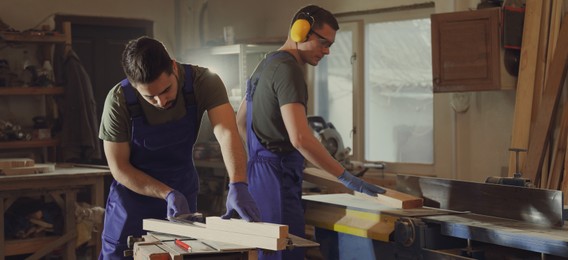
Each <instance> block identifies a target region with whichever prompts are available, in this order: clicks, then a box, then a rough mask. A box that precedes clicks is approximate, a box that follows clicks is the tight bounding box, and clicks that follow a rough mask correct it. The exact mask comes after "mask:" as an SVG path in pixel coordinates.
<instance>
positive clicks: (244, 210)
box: [221, 182, 260, 222]
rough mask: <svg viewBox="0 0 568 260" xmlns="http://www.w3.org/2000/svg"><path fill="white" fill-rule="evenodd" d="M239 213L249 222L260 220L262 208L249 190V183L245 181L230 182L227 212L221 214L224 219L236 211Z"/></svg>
mask: <svg viewBox="0 0 568 260" xmlns="http://www.w3.org/2000/svg"><path fill="white" fill-rule="evenodd" d="M235 211H236V212H237V213H239V215H240V216H241V218H242V219H244V220H246V221H248V222H259V221H260V210H258V207H257V206H256V202H254V199H253V198H252V196H251V195H250V192H249V191H248V184H246V183H244V182H232V183H229V194H228V195H227V213H225V215H223V216H221V218H222V219H229V218H231V216H232V215H233V214H234V213H235Z"/></svg>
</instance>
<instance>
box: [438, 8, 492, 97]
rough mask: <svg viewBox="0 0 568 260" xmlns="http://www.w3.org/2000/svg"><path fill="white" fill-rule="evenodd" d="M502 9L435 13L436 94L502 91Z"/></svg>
mask: <svg viewBox="0 0 568 260" xmlns="http://www.w3.org/2000/svg"><path fill="white" fill-rule="evenodd" d="M499 17H500V8H489V9H481V10H475V11H464V12H453V13H441V14H433V15H432V16H431V22H432V23H431V26H432V72H433V81H434V82H433V86H434V92H459V91H480V90H497V89H500V88H501V87H500V85H501V82H500V69H501V68H500V51H501V47H500V44H499V43H500V41H499V38H500V37H499V19H500V18H499Z"/></svg>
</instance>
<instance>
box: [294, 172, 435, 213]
mask: <svg viewBox="0 0 568 260" xmlns="http://www.w3.org/2000/svg"><path fill="white" fill-rule="evenodd" d="M304 180H305V181H308V182H312V183H315V184H318V185H323V186H326V187H328V188H329V187H331V188H332V189H333V190H337V191H340V190H343V191H344V193H350V194H353V193H354V192H353V191H352V190H350V189H348V188H346V187H345V186H344V185H343V184H342V183H341V182H340V181H339V180H337V178H335V177H334V176H332V175H330V174H327V173H326V172H325V171H323V170H319V169H316V168H306V169H304ZM382 188H383V189H385V190H386V191H387V192H386V193H384V194H378V195H377V197H375V198H374V197H371V196H368V195H366V194H361V193H359V194H358V195H357V196H361V197H368V198H369V199H372V200H374V201H376V202H378V203H379V204H382V205H386V206H389V207H394V208H402V209H411V208H420V207H422V205H423V202H424V200H423V199H422V198H420V197H415V196H412V195H409V194H405V193H402V192H399V191H396V190H393V189H388V188H384V187H382ZM355 193H358V192H355Z"/></svg>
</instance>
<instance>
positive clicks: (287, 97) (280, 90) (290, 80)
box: [251, 51, 308, 152]
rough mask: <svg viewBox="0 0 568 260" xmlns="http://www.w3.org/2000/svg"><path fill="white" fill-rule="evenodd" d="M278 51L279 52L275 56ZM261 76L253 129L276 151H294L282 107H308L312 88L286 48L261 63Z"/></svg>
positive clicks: (255, 97)
mask: <svg viewBox="0 0 568 260" xmlns="http://www.w3.org/2000/svg"><path fill="white" fill-rule="evenodd" d="M274 55H275V56H274ZM257 77H258V78H259V79H258V84H257V87H256V90H255V93H254V95H253V120H252V122H253V129H254V131H255V133H256V135H257V137H258V138H259V140H260V142H261V143H262V144H263V145H264V147H266V148H268V149H269V150H272V151H278V150H281V151H284V152H286V151H292V150H293V149H294V147H293V146H292V144H291V143H290V137H289V136H288V132H287V131H286V127H285V125H284V121H283V119H282V113H281V112H280V107H282V106H283V105H286V104H290V103H300V104H302V105H304V107H307V105H306V104H307V102H308V88H307V85H306V81H305V80H304V73H303V71H302V67H301V66H300V64H299V63H298V62H297V61H296V59H295V58H294V56H292V54H290V53H288V52H286V51H277V52H272V53H269V54H268V55H267V57H266V58H265V59H264V60H263V61H262V62H261V63H260V64H259V65H258V66H257V68H256V69H255V71H254V73H253V75H252V77H251V78H252V79H255V78H257Z"/></svg>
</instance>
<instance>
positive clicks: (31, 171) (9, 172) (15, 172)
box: [0, 164, 55, 175]
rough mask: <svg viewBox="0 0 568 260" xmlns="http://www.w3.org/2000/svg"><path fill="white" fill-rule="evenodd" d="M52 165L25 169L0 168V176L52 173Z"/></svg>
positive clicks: (40, 165) (38, 165)
mask: <svg viewBox="0 0 568 260" xmlns="http://www.w3.org/2000/svg"><path fill="white" fill-rule="evenodd" d="M54 171H55V165H54V164H36V165H34V166H27V167H13V168H0V174H4V175H25V174H38V173H48V172H54Z"/></svg>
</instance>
